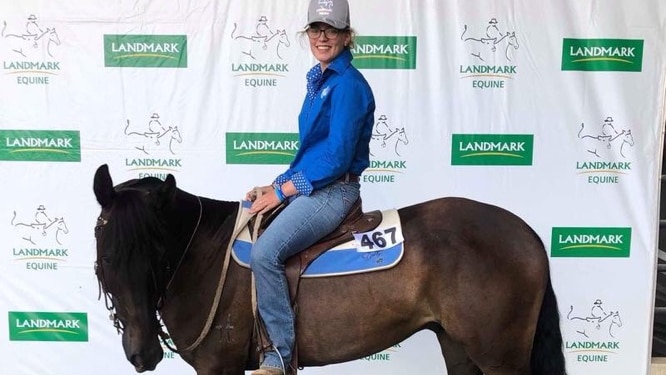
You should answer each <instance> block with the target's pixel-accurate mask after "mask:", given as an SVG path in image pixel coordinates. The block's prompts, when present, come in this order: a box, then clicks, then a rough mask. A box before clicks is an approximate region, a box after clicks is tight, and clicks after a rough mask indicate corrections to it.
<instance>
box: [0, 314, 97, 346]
mask: <svg viewBox="0 0 666 375" xmlns="http://www.w3.org/2000/svg"><path fill="white" fill-rule="evenodd" d="M9 341H88V314H86V313H78V312H22V311H9Z"/></svg>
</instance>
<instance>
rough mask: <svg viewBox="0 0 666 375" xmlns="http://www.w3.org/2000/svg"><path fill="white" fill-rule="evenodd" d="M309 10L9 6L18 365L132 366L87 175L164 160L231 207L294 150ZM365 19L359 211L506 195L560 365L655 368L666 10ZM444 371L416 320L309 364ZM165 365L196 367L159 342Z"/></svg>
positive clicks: (3, 39)
mask: <svg viewBox="0 0 666 375" xmlns="http://www.w3.org/2000/svg"><path fill="white" fill-rule="evenodd" d="M322 3H325V1H322ZM306 10H307V1H305V0H299V1H293V0H255V1H229V0H226V1H225V0H194V1H169V2H165V1H155V0H132V1H126V0H120V1H112V2H109V1H100V0H87V1H83V0H79V1H67V2H64V1H60V2H54V1H45V0H22V1H20V2H19V1H9V0H2V1H1V2H0V22H1V24H0V28H1V31H0V61H1V62H2V72H1V73H0V88H1V89H0V174H1V175H2V176H3V177H2V178H3V180H2V181H3V183H2V184H1V185H0V193H1V195H2V199H1V200H0V238H2V239H3V241H2V243H1V244H0V254H1V255H0V275H2V276H0V278H1V280H2V282H1V283H0V310H2V311H1V313H2V316H3V318H2V324H0V353H1V354H0V358H1V359H2V361H1V362H2V370H1V372H2V373H3V374H16V375H24V374H30V375H32V374H35V375H36V374H39V375H59V374H65V373H66V374H73V375H77V374H88V373H90V372H91V371H94V372H95V374H99V375H106V374H114V375H117V374H132V373H134V370H133V368H132V366H131V365H130V364H129V362H127V361H126V360H125V358H124V354H123V352H122V347H121V343H120V337H119V336H118V335H116V332H115V329H114V328H113V327H112V325H111V322H110V321H109V320H108V316H107V315H108V313H107V311H106V309H105V307H104V304H103V303H102V302H101V301H98V300H97V296H98V289H97V283H96V279H95V276H94V273H93V262H94V252H95V250H94V238H93V226H94V224H95V219H96V217H97V215H98V213H99V208H98V206H97V204H96V202H95V200H94V196H93V193H92V177H93V174H94V171H95V170H96V168H97V167H98V166H99V165H100V164H103V163H107V164H109V166H110V169H111V173H112V176H113V178H114V181H115V182H116V183H119V182H122V181H125V180H127V179H130V178H137V177H143V176H147V175H154V176H158V177H162V178H163V177H165V176H166V174H167V173H172V174H174V175H175V176H176V179H177V181H178V183H179V185H180V187H181V188H183V189H185V190H187V191H189V192H192V193H195V194H198V195H202V196H208V197H211V198H217V199H224V200H239V199H241V198H242V197H243V195H244V193H245V192H246V191H247V190H248V189H249V188H251V187H252V186H255V185H260V184H266V183H268V182H270V181H271V180H272V179H273V177H274V176H275V175H276V174H277V173H279V172H281V171H282V170H283V169H284V168H285V164H286V163H287V161H288V160H289V155H293V150H294V148H295V147H297V146H298V145H297V143H294V140H295V139H296V138H295V136H296V132H297V124H296V118H297V114H298V110H299V108H300V103H301V99H302V97H303V95H304V93H305V73H306V72H307V70H308V69H309V68H310V67H311V66H312V65H313V64H314V63H315V61H314V60H313V59H312V57H311V55H310V52H309V47H308V45H307V41H306V40H304V39H303V37H302V36H301V34H299V33H298V32H299V31H300V30H302V28H303V26H304V24H305V22H306V19H305V18H306ZM351 19H352V25H353V26H354V27H355V29H356V31H357V32H358V39H357V48H356V49H355V50H354V55H355V60H354V62H355V64H356V65H357V66H358V67H359V68H360V69H361V71H362V73H363V74H364V75H365V76H366V78H367V79H368V81H369V82H370V84H371V86H372V88H373V90H374V93H375V98H376V103H377V112H376V122H377V123H376V126H375V134H376V136H375V137H373V141H372V145H371V151H372V165H371V168H370V169H368V170H367V171H366V172H365V173H364V175H363V176H362V196H363V199H364V208H365V209H366V210H372V209H380V208H393V207H396V208H397V207H402V206H406V205H409V204H413V203H417V202H421V201H425V200H428V199H431V198H435V197H439V196H464V197H469V198H473V199H478V200H482V201H485V202H489V203H492V204H496V205H499V206H502V207H505V208H507V209H509V210H511V211H513V212H515V213H516V214H518V215H519V216H521V217H523V218H524V219H525V220H526V221H527V222H528V223H530V225H532V226H533V227H534V228H535V230H536V231H537V232H538V233H539V235H540V236H541V237H542V239H543V240H544V242H545V243H546V245H547V248H548V251H549V254H550V256H551V258H550V259H551V265H552V274H553V275H552V277H553V283H554V287H555V291H556V293H557V295H558V298H559V303H560V312H561V316H562V329H563V334H564V340H565V348H564V350H565V353H566V359H567V368H568V371H569V373H570V374H572V375H594V374H604V375H613V374H618V375H619V374H622V375H626V374H646V373H647V371H648V367H649V357H650V341H651V327H652V306H653V301H654V284H655V263H656V246H657V218H658V208H657V207H658V196H659V173H660V167H661V166H660V160H661V158H660V156H661V152H662V149H661V144H662V136H663V125H662V124H664V113H663V108H664V90H665V89H666V84H665V79H664V73H665V71H666V69H665V63H666V52H665V51H666V45H665V43H664V42H665V39H664V36H665V35H666V26H665V25H666V3H664V2H663V1H660V0H642V1H640V2H636V1H634V0H606V1H596V0H565V1H558V2H554V1H544V0H538V1H527V0H518V1H492V2H491V1H481V0H474V1H452V0H447V1H434V0H423V1H407V0H383V1H380V0H363V1H360V0H351ZM470 297H471V298H473V296H470ZM46 322H50V324H52V325H51V326H48V327H44V325H45V324H46ZM40 324H41V326H40ZM45 328H46V329H45ZM444 371H445V370H444V362H443V360H442V359H441V356H440V354H439V349H438V347H437V344H436V340H435V337H434V335H433V334H431V333H429V332H422V333H419V334H417V335H415V336H413V337H412V338H410V339H408V340H407V341H405V342H403V343H401V344H400V345H398V346H396V347H393V348H389V349H387V350H385V351H383V352H381V353H378V354H376V355H373V356H370V357H367V358H364V359H361V360H358V361H354V362H351V363H346V364H340V365H333V366H327V367H322V368H313V369H306V370H304V371H303V373H304V374H333V373H339V372H344V373H349V374H368V373H370V374H372V373H384V374H404V373H420V374H442V373H444ZM156 373H158V374H193V373H194V371H193V370H192V369H191V368H190V367H189V366H187V365H186V364H185V363H184V362H183V361H182V360H181V359H179V358H178V356H177V355H174V354H173V353H171V352H169V351H167V352H166V354H165V359H164V361H162V363H161V364H160V365H159V366H158V368H157V370H156Z"/></svg>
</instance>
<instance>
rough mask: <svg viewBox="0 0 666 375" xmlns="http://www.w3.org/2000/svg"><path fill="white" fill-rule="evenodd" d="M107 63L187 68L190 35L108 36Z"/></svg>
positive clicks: (145, 66) (136, 66)
mask: <svg viewBox="0 0 666 375" xmlns="http://www.w3.org/2000/svg"><path fill="white" fill-rule="evenodd" d="M104 66H106V67H134V68H187V36H185V35H108V34H107V35H104Z"/></svg>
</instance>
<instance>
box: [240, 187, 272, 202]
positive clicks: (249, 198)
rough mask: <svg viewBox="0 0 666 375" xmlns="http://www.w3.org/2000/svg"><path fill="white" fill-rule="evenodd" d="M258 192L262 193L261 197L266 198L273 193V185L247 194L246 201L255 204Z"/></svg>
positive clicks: (257, 188)
mask: <svg viewBox="0 0 666 375" xmlns="http://www.w3.org/2000/svg"><path fill="white" fill-rule="evenodd" d="M257 190H259V191H260V192H261V194H259V195H262V196H264V195H266V194H270V193H272V192H273V185H266V186H257V187H255V188H253V189H252V190H250V191H248V192H247V193H246V194H245V200H246V201H250V202H254V201H255V200H256V199H257Z"/></svg>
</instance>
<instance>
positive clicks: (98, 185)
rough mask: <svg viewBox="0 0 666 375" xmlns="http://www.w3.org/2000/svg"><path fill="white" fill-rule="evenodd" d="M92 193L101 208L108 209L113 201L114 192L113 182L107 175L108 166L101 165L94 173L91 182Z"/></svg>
mask: <svg viewBox="0 0 666 375" xmlns="http://www.w3.org/2000/svg"><path fill="white" fill-rule="evenodd" d="M93 191H94V192H95V197H96V198H97V202H98V203H99V204H100V206H102V208H105V207H108V206H109V205H110V204H111V201H113V198H114V195H115V192H114V190H113V181H112V180H111V175H110V174H109V166H108V165H106V164H102V165H100V166H99V168H97V172H95V179H94V181H93Z"/></svg>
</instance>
